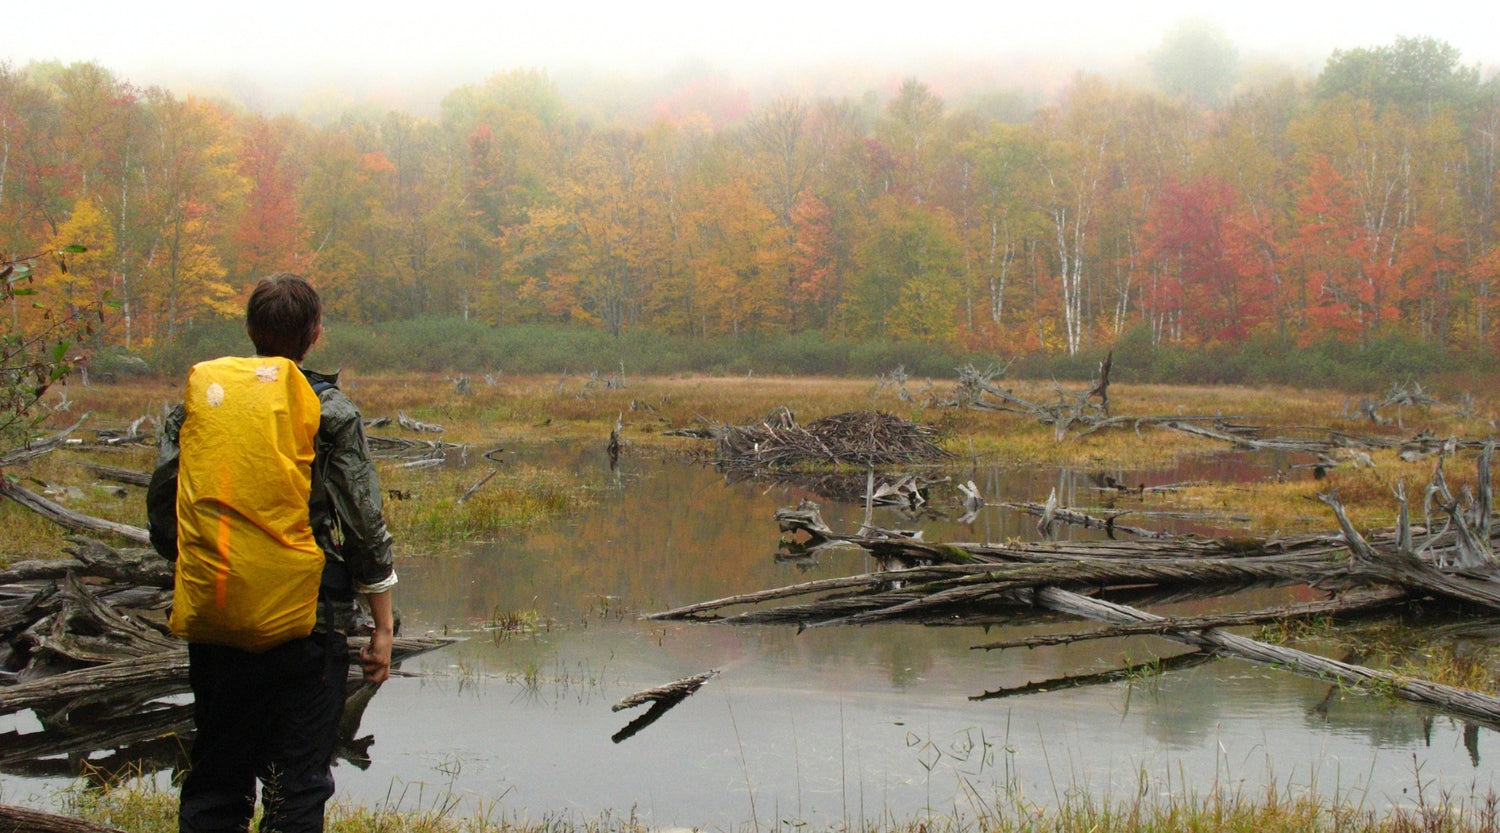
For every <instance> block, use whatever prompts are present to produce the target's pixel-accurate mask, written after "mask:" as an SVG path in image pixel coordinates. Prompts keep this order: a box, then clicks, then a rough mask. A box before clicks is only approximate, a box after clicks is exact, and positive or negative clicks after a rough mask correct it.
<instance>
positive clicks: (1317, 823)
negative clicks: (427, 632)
mask: <svg viewBox="0 0 1500 833" xmlns="http://www.w3.org/2000/svg"><path fill="white" fill-rule="evenodd" d="M435 804H436V806H434V807H432V808H430V809H424V810H416V811H407V810H400V809H388V808H380V807H360V806H353V805H349V804H335V805H333V806H331V807H330V809H329V812H328V824H327V827H326V829H327V830H328V831H329V833H647V831H649V830H654V829H660V828H655V827H653V826H651V825H649V824H647V823H645V822H643V821H642V820H641V819H639V818H638V817H637V816H636V815H635V813H634V812H633V811H622V812H619V813H609V814H605V815H602V816H599V817H595V818H587V819H584V818H572V817H568V816H553V815H544V816H542V817H540V818H530V817H529V816H528V815H524V814H523V815H519V816H518V815H515V814H513V813H510V812H507V811H506V809H505V808H504V807H503V805H501V804H484V805H482V806H480V807H478V808H475V807H473V806H471V805H470V804H469V803H468V802H464V801H461V800H459V799H450V800H439V801H437V802H435ZM1497 807H1500V797H1496V796H1494V795H1484V796H1470V797H1463V798H1460V797H1455V796H1448V795H1443V796H1428V795H1424V794H1423V793H1422V791H1421V790H1420V789H1414V790H1413V795H1412V797H1411V802H1410V803H1409V804H1407V805H1405V806H1400V807H1392V808H1389V809H1386V810H1384V811H1377V810H1372V809H1369V808H1367V807H1363V806H1360V805H1359V804H1356V803H1352V802H1349V801H1345V800H1341V799H1330V798H1325V797H1322V796H1318V795H1316V794H1313V793H1308V792H1301V791H1295V790H1291V789H1277V788H1270V789H1267V790H1266V791H1265V792H1263V793H1259V794H1245V793H1243V792H1240V791H1233V790H1225V791H1220V792H1216V793H1212V794H1207V795H1186V796H1171V797H1168V798H1153V797H1146V796H1144V795H1137V796H1134V797H1132V798H1130V799H1127V800H1123V801H1110V800H1097V799H1093V798H1089V797H1085V796H1078V795H1071V796H1065V797H1063V798H1062V800H1061V805H1060V806H1043V805H1039V804H1034V803H1032V802H1030V801H1027V800H1025V799H1024V798H1021V797H1019V796H1012V797H1005V796H1001V797H998V798H994V799H991V800H988V801H987V800H985V799H984V798H983V797H981V796H977V795H976V796H974V797H973V810H972V812H971V813H967V814H965V815H963V816H958V815H945V814H942V813H930V814H922V815H920V816H918V817H915V818H908V819H886V820H882V821H879V822H874V821H866V822H849V823H842V824H837V825H830V826H827V827H823V828H819V827H818V826H815V825H808V824H806V823H804V822H800V821H797V820H794V819H780V820H762V821H750V822H746V823H744V824H742V825H741V826H740V827H739V828H737V831H739V833H749V831H754V832H755V833H762V831H772V830H775V831H789V833H790V831H800V833H812V832H813V831H818V830H820V829H821V830H827V831H830V833H1054V832H1055V833H1204V832H1205V831H1246V832H1247V833H1248V832H1249V831H1253V832H1254V833H1494V831H1496V830H1500V813H1497ZM176 809H177V802H176V797H175V794H174V793H173V792H170V791H165V790H161V789H158V788H155V787H146V788H141V787H119V788H112V789H104V790H89V791H80V792H78V793H77V794H76V795H75V796H74V797H73V799H72V807H71V809H70V812H72V813H73V814H75V815H78V816H81V817H84V818H87V819H89V820H91V821H95V822H98V823H101V824H106V825H110V826H114V827H119V828H120V829H122V830H126V831H129V833H170V831H174V830H176V829H177V821H176ZM669 829H672V830H679V829H685V828H669ZM694 829H696V828H694Z"/></svg>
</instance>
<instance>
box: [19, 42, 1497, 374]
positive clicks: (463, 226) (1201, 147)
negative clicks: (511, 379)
mask: <svg viewBox="0 0 1500 833" xmlns="http://www.w3.org/2000/svg"><path fill="white" fill-rule="evenodd" d="M1199 77H1200V78H1201V77H1202V76H1201V73H1200V75H1199ZM1168 78H1169V80H1170V76H1168ZM998 84H999V82H998V81H997V89H996V96H995V97H992V98H991V99H984V100H980V99H974V100H968V99H965V100H962V101H960V100H954V101H947V100H945V99H944V98H943V97H942V96H941V95H939V94H938V92H936V91H935V89H934V87H932V86H930V85H929V84H927V83H924V81H922V80H921V79H918V78H910V79H907V80H905V81H901V82H896V83H892V84H891V88H890V90H888V91H886V92H885V93H884V94H882V95H875V94H871V95H867V96H864V97H858V98H816V99H808V98H802V97H798V96H794V95H791V94H785V95H781V96H777V97H767V98H766V99H765V100H762V101H752V100H751V99H750V97H749V96H746V95H743V94H741V95H734V94H732V91H730V92H729V93H727V94H725V95H722V96H709V95H705V94H702V91H701V90H700V91H698V94H696V95H694V94H692V91H691V90H689V91H686V92H684V93H683V94H681V95H679V96H677V97H676V98H672V97H665V98H663V99H662V100H660V101H657V102H655V103H654V104H653V106H652V107H651V108H650V112H647V113H641V114H637V115H636V116H634V117H631V118H609V119H600V118H597V117H593V116H591V115H589V114H588V113H586V112H584V111H582V110H580V109H578V108H576V107H574V105H573V104H572V103H570V101H569V100H568V99H567V97H565V96H564V95H563V94H562V93H561V92H560V91H559V89H558V87H557V85H556V84H555V83H553V82H552V81H551V80H550V79H549V78H548V76H547V75H546V74H545V73H543V72H540V71H529V70H528V71H513V72H508V73H503V74H499V75H496V76H493V77H491V78H490V79H488V80H487V81H485V82H483V83H479V84H474V85H471V86H465V87H461V88H459V89H455V90H452V91H451V92H450V93H449V94H448V95H447V96H446V97H445V98H443V100H442V102H441V108H440V111H439V113H438V114H437V115H436V116H434V117H432V118H424V117H417V116H412V115H408V114H404V113H401V112H390V113H386V114H384V115H357V114H349V115H345V116H343V117H342V118H338V119H332V120H324V121H321V122H315V121H312V120H308V119H301V118H298V117H295V116H291V115H281V116H274V117H271V116H266V115H261V114H257V113H255V112H251V111H249V110H248V109H246V108H243V107H241V106H239V105H236V104H234V103H229V102H224V101H219V100H212V99H208V98H200V97H195V96H179V95H175V94H173V93H170V92H167V91H165V90H163V89H159V88H140V87H137V86H134V85H132V84H131V83H129V82H128V81H126V80H123V79H120V78H118V77H115V76H114V74H113V73H111V72H110V71H109V70H107V69H105V68H103V67H100V66H98V65H95V64H72V65H61V64H34V65H30V66H27V67H24V68H16V67H9V66H4V65H0V251H3V252H5V253H8V254H10V255H11V256H17V255H24V254H29V253H32V252H40V251H45V250H48V249H53V248H61V247H64V246H67V245H73V244H76V245H82V246H85V247H86V248H87V252H86V253H84V254H79V255H76V256H74V257H73V258H72V259H70V260H69V262H68V267H69V268H68V269H67V270H66V271H65V272H64V271H62V270H61V269H59V268H57V267H56V265H55V264H53V263H51V262H50V261H48V260H47V259H46V258H42V259H39V261H38V263H37V269H36V275H37V278H36V281H37V284H38V286H40V287H42V288H43V289H44V290H45V291H47V292H48V293H50V294H51V295H52V297H54V298H56V299H59V300H60V301H62V302H64V303H70V304H84V303H86V302H88V301H89V300H92V299H93V298H96V297H97V296H98V295H99V294H100V293H102V292H104V291H106V290H107V291H108V292H109V293H110V297H111V298H112V299H113V301H114V303H115V305H116V306H115V307H114V308H113V309H114V310H115V314H113V315H111V316H110V319H109V320H108V322H107V324H106V326H105V327H104V329H103V331H102V334H101V335H102V337H103V338H104V339H105V342H106V343H107V344H109V345H111V346H118V347H120V348H123V349H128V350H144V349H149V348H150V347H152V346H153V345H162V344H170V343H172V342H173V341H174V340H175V339H177V338H179V337H180V336H181V334H182V333H184V332H185V331H187V330H188V329H190V328H191V327H193V326H195V325H197V324H201V323H203V322H205V321H209V320H212V319H216V318H225V317H233V316H236V315H238V314H239V312H240V310H241V309H242V307H241V304H242V299H243V297H244V293H245V292H246V291H247V286H248V284H249V282H250V281H251V280H252V279H253V278H255V277H257V276H260V275H263V274H267V273H270V272H274V271H283V270H286V271H296V272H300V273H303V274H305V275H307V276H309V277H310V278H311V279H312V280H313V281H314V283H315V284H316V285H317V286H318V287H319V288H320V291H322V292H323V294H324V298H325V302H326V303H327V304H328V313H329V315H330V316H331V317H335V318H337V319H340V320H346V321H353V322H362V323H371V322H382V321H390V320H394V319H408V318H414V317H421V316H431V317H450V318H463V319H467V320H470V321H478V322H484V323H487V324H493V325H499V326H502V327H503V326H509V325H516V324H538V323H545V324H572V325H582V326H586V327H589V328H595V329H598V330H601V331H604V332H608V333H611V334H615V335H619V334H622V333H629V332H652V333H662V334H671V335H673V336H675V337H687V338H706V339H713V338H721V337H733V336H741V335H744V334H747V333H750V334H753V333H777V334H786V333H801V332H809V331H817V332H820V333H825V334H829V335H830V336H841V337H851V338H891V339H901V340H908V341H916V342H925V343H932V344H941V345H945V346H950V347H954V348H957V349H963V350H978V351H993V352H997V353H1049V354H1065V355H1075V354H1078V353H1080V351H1086V350H1089V349H1094V348H1098V347H1100V346H1103V345H1108V344H1111V343H1113V342H1115V341H1116V340H1117V339H1119V338H1120V337H1121V336H1122V334H1124V333H1126V332H1131V331H1134V332H1137V333H1140V332H1147V333H1149V338H1150V340H1151V342H1152V343H1158V344H1180V345H1191V346H1197V345H1206V346H1215V345H1220V346H1221V345H1225V344H1234V343H1237V342H1240V341H1243V340H1245V339H1249V338H1252V337H1255V336H1256V335H1258V334H1275V335H1278V336H1282V337H1285V338H1289V339H1292V340H1295V341H1296V342H1298V343H1312V342H1314V341H1323V340H1327V339H1337V340H1341V341H1345V342H1348V343H1351V344H1360V343H1366V342H1369V341H1370V340H1372V339H1377V338H1381V337H1385V336H1387V335H1390V334H1400V335H1402V336H1404V337H1406V338H1409V339H1412V340H1416V341H1420V342H1426V343H1430V344H1433V345H1437V346H1440V347H1442V348H1444V349H1448V350H1454V351H1459V352H1469V353H1479V352H1484V353H1487V352H1489V351H1490V349H1491V348H1492V347H1493V346H1494V345H1495V343H1496V340H1497V336H1500V332H1497V324H1496V318H1497V312H1500V308H1497V305H1500V288H1497V286H1496V282H1497V279H1500V246H1497V241H1500V205H1497V196H1500V82H1497V80H1496V79H1494V78H1490V79H1485V78H1484V77H1483V76H1482V74H1481V72H1480V71H1479V69H1478V68H1477V67H1472V66H1468V65H1466V64H1465V63H1464V62H1463V58H1462V56H1461V55H1459V54H1458V53H1457V52H1456V50H1454V49H1453V48H1452V47H1450V46H1448V45H1447V44H1445V43H1442V42H1440V41H1433V40H1428V39H1400V40H1398V41H1396V42H1395V43H1393V44H1389V45H1384V46H1372V47H1368V48H1358V49H1351V50H1347V51H1340V52H1336V53H1334V55H1333V56H1332V58H1330V59H1329V60H1328V62H1327V64H1326V65H1325V66H1324V67H1323V68H1322V70H1321V72H1319V73H1318V74H1317V75H1316V77H1307V78H1301V79H1298V78H1295V77H1289V76H1286V75H1283V76H1280V77H1278V78H1276V79H1275V80H1265V81H1263V82H1260V83H1252V82H1249V81H1246V80H1244V79H1239V80H1235V81H1225V82H1224V83H1223V84H1222V85H1220V86H1218V87H1217V88H1215V87H1213V86H1212V85H1210V86H1203V85H1201V84H1200V85H1198V86H1196V87H1195V86H1193V85H1191V84H1182V85H1179V86H1176V87H1174V86H1173V85H1172V84H1170V83H1163V84H1155V85H1143V84H1132V83H1128V82H1123V81H1115V80H1109V79H1105V78H1101V77H1096V76H1089V75H1079V76H1077V77H1075V78H1074V79H1073V80H1072V81H1071V82H1070V83H1068V84H1067V85H1066V86H1065V87H1063V88H1062V89H1059V90H1057V91H1056V92H1055V93H1051V94H1048V95H1046V96H1045V97H1039V100H1038V102H1037V104H1036V106H1034V107H1033V106H1029V105H1028V106H1026V107H1015V106H1009V107H1002V106H996V105H995V104H994V102H995V101H997V100H1010V101H1011V103H1012V104H1014V101H1013V100H1011V99H1005V97H1004V96H1003V95H1000V93H1001V92H1003V91H1002V90H1001V89H1000V88H999V87H998ZM31 314H33V313H32V312H31V311H29V310H28V309H26V308H25V306H24V305H21V304H13V305H12V309H11V310H9V311H8V317H9V320H10V322H11V326H13V327H14V326H17V325H22V326H24V321H25V319H26V317H27V316H28V315H31Z"/></svg>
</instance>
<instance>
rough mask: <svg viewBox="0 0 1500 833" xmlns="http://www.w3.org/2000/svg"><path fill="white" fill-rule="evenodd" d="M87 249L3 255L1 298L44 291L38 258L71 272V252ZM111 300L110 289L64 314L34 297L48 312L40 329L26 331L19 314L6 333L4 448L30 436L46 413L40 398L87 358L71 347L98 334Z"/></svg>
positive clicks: (1, 363) (0, 384)
mask: <svg viewBox="0 0 1500 833" xmlns="http://www.w3.org/2000/svg"><path fill="white" fill-rule="evenodd" d="M85 251H87V249H86V248H85V247H83V246H79V245H70V246H65V247H63V248H61V249H56V250H48V251H44V252H39V253H37V254H32V255H26V256H24V257H9V256H4V255H0V301H8V302H10V303H12V304H15V303H16V302H17V299H19V298H22V297H32V296H37V295H39V294H40V293H39V290H38V288H37V287H36V286H35V270H36V262H37V260H38V259H40V258H46V257H50V258H52V259H53V260H54V261H55V262H56V263H57V267H58V269H59V270H61V271H62V272H63V274H67V271H68V261H67V257H68V255H73V254H82V253H83V252H85ZM109 305H110V303H109V298H108V293H107V292H106V293H105V295H104V296H103V297H101V298H100V299H98V300H97V301H94V302H92V303H89V304H86V305H83V306H75V307H70V308H68V309H67V310H66V311H63V312H60V313H59V312H57V311H55V310H53V309H51V308H49V307H47V306H46V305H44V304H42V303H40V302H37V301H33V302H32V306H33V308H35V309H38V310H41V312H42V314H41V322H42V324H41V326H40V328H39V329H37V330H36V331H34V332H26V331H22V330H20V329H19V328H18V325H17V324H16V323H15V319H14V318H13V319H12V324H11V329H8V330H7V331H5V332H4V333H0V448H6V447H11V446H13V445H15V444H16V443H17V442H20V441H24V440H26V439H28V438H29V436H30V433H31V431H32V429H33V428H35V426H36V425H37V423H39V422H40V421H41V420H42V418H43V416H45V414H40V413H37V409H36V406H37V403H39V402H40V401H41V399H42V397H43V396H44V395H45V394H46V393H47V391H48V390H49V389H51V387H52V386H53V385H55V384H57V383H59V382H61V381H63V380H64V379H66V378H67V377H68V374H70V373H72V372H73V371H74V370H75V369H76V368H77V367H78V365H79V364H81V363H82V361H83V359H82V357H81V356H77V355H71V356H70V355H69V350H71V349H72V347H73V345H74V344H76V343H77V342H79V341H81V340H84V339H87V338H89V337H91V336H93V334H94V332H95V328H96V327H97V325H98V324H100V323H102V322H103V320H104V315H105V310H106V309H107V308H108V306H109Z"/></svg>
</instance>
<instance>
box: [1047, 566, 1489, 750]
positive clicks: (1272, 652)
mask: <svg viewBox="0 0 1500 833" xmlns="http://www.w3.org/2000/svg"><path fill="white" fill-rule="evenodd" d="M1036 601H1037V604H1039V605H1042V606H1044V607H1046V608H1048V609H1050V610H1056V611H1059V612H1063V613H1069V614H1072V615H1074V616H1081V617H1083V618H1087V619H1094V620H1098V621H1101V622H1110V623H1114V624H1135V623H1138V622H1154V621H1159V620H1160V619H1161V617H1159V616H1155V615H1153V614H1150V613H1147V612H1145V611H1143V610H1136V609H1135V608H1131V607H1126V606H1124V605H1117V604H1112V603H1110V602H1106V601H1104V600H1102V599H1095V598H1090V597H1088V596H1081V595H1079V594H1077V593H1072V592H1069V591H1067V590H1062V589H1059V588H1056V587H1048V588H1044V589H1041V590H1038V591H1037V592H1036ZM1163 636H1164V637H1166V638H1167V639H1171V640H1174V641H1177V642H1182V643H1184V644H1187V645H1192V646H1194V647H1199V648H1208V649H1211V650H1213V651H1216V652H1217V653H1219V654H1221V655H1223V656H1231V657H1235V658H1237V659H1244V660H1249V661H1251V662H1256V663H1260V664H1262V665H1271V666H1275V667H1277V668H1284V669H1288V670H1293V671H1296V672H1298V673H1301V674H1305V675H1308V676H1311V677H1316V678H1318V679H1323V680H1333V681H1336V682H1340V683H1343V684H1345V685H1350V686H1355V687H1357V688H1359V689H1360V690H1362V691H1370V692H1381V693H1388V694H1391V695H1393V696H1396V697H1399V698H1401V699H1403V700H1408V701H1410V702H1413V703H1420V704H1422V705H1427V706H1432V707H1435V708H1437V709H1439V710H1441V711H1443V712H1445V713H1448V714H1453V715H1456V716H1460V717H1465V718H1468V719H1471V720H1477V721H1480V722H1483V723H1484V724H1485V725H1487V726H1490V727H1492V728H1496V727H1500V698H1497V697H1491V696H1490V695H1487V694H1480V693H1479V692H1477V691H1470V690H1468V689H1462V688H1455V687H1453V686H1448V685H1443V684H1441V683H1434V682H1429V681H1427V680H1415V679H1410V678H1407V677H1403V676H1402V675H1400V674H1393V673H1390V672H1388V671H1377V670H1375V669H1373V668H1366V667H1364V666H1360V665H1352V664H1350V663H1345V662H1339V661H1338V660H1333V659H1329V658H1327V657H1320V656H1318V655H1316V654H1309V653H1307V652H1305V651H1298V650H1295V649H1292V648H1287V647H1283V646H1280V645H1268V644H1266V643H1264V642H1258V641H1256V640H1254V639H1250V638H1248V637H1244V636H1239V635H1236V634H1232V633H1229V632H1227V631H1222V630H1218V629H1212V628H1211V629H1209V630H1206V631H1188V632H1170V633H1165V634H1163Z"/></svg>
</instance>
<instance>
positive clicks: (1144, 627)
mask: <svg viewBox="0 0 1500 833" xmlns="http://www.w3.org/2000/svg"><path fill="white" fill-rule="evenodd" d="M1410 598H1411V594H1409V593H1407V592H1406V591H1405V590H1401V589H1399V588H1395V587H1388V588H1382V589H1378V590H1362V591H1355V592H1352V593H1348V594H1345V595H1343V596H1340V597H1339V598H1336V599H1329V600H1327V601H1322V602H1306V603H1303V604H1294V605H1283V606H1280V607H1271V608H1262V609H1260V610H1246V611H1241V612H1239V613H1221V614H1214V615H1209V616H1178V617H1170V616H1169V617H1164V618H1163V619H1162V620H1161V621H1160V622H1137V623H1135V624H1132V625H1114V626H1111V627H1108V628H1098V629H1095V630H1088V631H1075V632H1073V633H1049V634H1043V635H1040V636H1027V637H1022V638H1020V639H1007V640H1001V641H999V642H986V643H984V644H981V645H974V646H971V650H976V651H1000V650H1004V649H1006V648H1040V647H1044V646H1052V645H1068V644H1072V643H1074V642H1084V641H1087V640H1090V639H1112V638H1115V637H1121V636H1137V635H1153V636H1160V635H1162V634H1165V633H1167V632H1169V631H1197V630H1205V629H1207V628H1227V627H1234V626H1237V625H1259V624H1263V623H1265V622H1288V621H1293V620H1297V619H1308V618H1313V617H1318V616H1335V617H1337V616H1354V615H1359V614H1365V613H1370V612H1373V611H1377V610H1386V609H1388V608H1390V607H1391V606H1393V605H1396V604H1399V603H1401V602H1403V601H1406V600H1407V599H1410Z"/></svg>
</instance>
